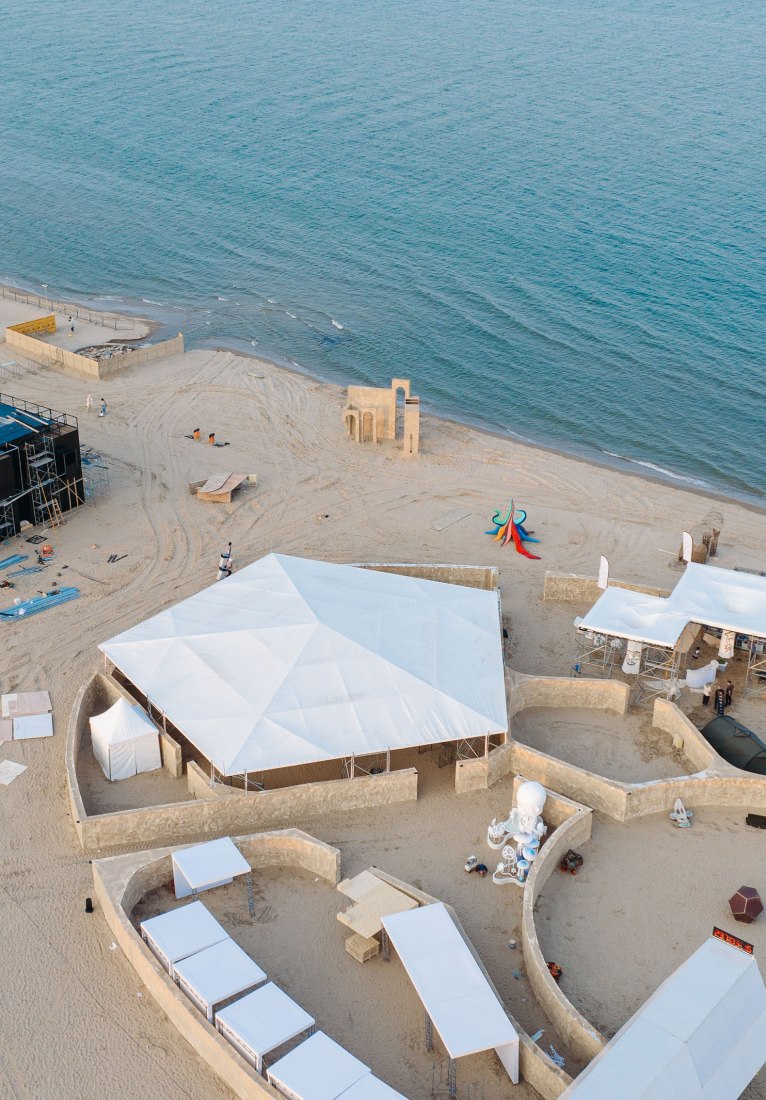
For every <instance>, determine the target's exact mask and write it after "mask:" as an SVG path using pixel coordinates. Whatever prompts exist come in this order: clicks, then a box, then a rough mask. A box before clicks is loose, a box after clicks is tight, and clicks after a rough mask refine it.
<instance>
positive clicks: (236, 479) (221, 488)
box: [197, 474, 248, 504]
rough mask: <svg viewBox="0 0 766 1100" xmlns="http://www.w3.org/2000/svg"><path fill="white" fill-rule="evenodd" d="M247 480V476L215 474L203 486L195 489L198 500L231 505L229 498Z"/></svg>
mask: <svg viewBox="0 0 766 1100" xmlns="http://www.w3.org/2000/svg"><path fill="white" fill-rule="evenodd" d="M247 480H248V475H247V474H216V476H215V477H211V478H208V480H207V481H206V482H205V483H204V485H200V486H199V488H198V489H197V498H198V499H199V500H214V501H218V502H219V503H222V504H231V498H232V496H233V494H234V491H235V489H238V488H239V487H240V485H241V484H242V482H243V481H247Z"/></svg>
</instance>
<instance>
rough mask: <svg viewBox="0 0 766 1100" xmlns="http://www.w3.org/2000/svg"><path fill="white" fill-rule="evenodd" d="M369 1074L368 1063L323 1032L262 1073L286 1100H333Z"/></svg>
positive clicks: (317, 1033)
mask: <svg viewBox="0 0 766 1100" xmlns="http://www.w3.org/2000/svg"><path fill="white" fill-rule="evenodd" d="M369 1074H370V1069H369V1066H366V1065H365V1064H364V1062H360V1061H359V1059H358V1058H355V1057H354V1056H353V1054H349V1052H348V1051H347V1050H344V1049H343V1047H341V1046H339V1045H338V1044H337V1043H336V1042H335V1041H334V1040H333V1039H331V1038H330V1036H329V1035H325V1033H324V1032H323V1031H317V1032H316V1034H315V1035H312V1036H311V1038H310V1039H307V1040H306V1042H305V1043H301V1045H300V1046H298V1047H296V1048H295V1050H291V1051H290V1053H289V1054H286V1055H285V1056H284V1058H280V1059H279V1061H278V1062H275V1063H274V1065H273V1066H270V1067H269V1069H268V1070H267V1073H266V1075H267V1078H268V1081H269V1084H270V1085H273V1086H274V1087H275V1088H276V1089H278V1090H279V1091H280V1092H281V1093H283V1094H284V1095H285V1096H288V1097H289V1098H290V1100H337V1098H338V1097H339V1096H340V1095H341V1093H345V1092H346V1090H347V1089H350V1088H351V1086H352V1085H355V1084H356V1083H357V1081H359V1080H360V1079H361V1078H363V1077H365V1076H369Z"/></svg>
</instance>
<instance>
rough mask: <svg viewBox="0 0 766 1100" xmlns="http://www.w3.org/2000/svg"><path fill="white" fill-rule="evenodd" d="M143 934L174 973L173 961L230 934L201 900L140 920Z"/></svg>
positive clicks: (179, 959) (201, 949) (226, 937)
mask: <svg viewBox="0 0 766 1100" xmlns="http://www.w3.org/2000/svg"><path fill="white" fill-rule="evenodd" d="M141 935H142V936H143V938H144V939H145V940H146V942H147V943H148V944H149V946H150V947H151V949H152V951H154V953H155V955H157V957H158V958H159V959H160V960H161V961H162V962H163V963H164V964H165V966H166V968H167V969H168V970H169V971H170V975H171V977H172V975H173V967H174V964H175V963H177V962H180V961H181V959H185V958H187V956H189V955H194V954H195V953H196V952H197V951H204V949H205V948H206V947H212V946H213V944H214V943H220V942H221V940H226V939H228V938H229V936H228V933H227V932H226V930H225V928H224V927H223V926H222V925H221V924H219V923H218V921H217V920H216V919H215V917H214V916H213V914H212V913H210V912H209V911H208V910H207V909H206V908H205V906H204V905H203V904H202V902H201V901H193V902H191V903H190V904H189V905H182V906H181V907H180V908H178V909H171V910H170V912H168V913H160V915H159V916H158V917H150V918H149V920H145V921H141Z"/></svg>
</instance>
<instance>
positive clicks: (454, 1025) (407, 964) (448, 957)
mask: <svg viewBox="0 0 766 1100" xmlns="http://www.w3.org/2000/svg"><path fill="white" fill-rule="evenodd" d="M382 919H383V926H384V928H385V929H386V932H387V933H388V935H389V937H390V939H391V942H392V943H393V945H394V947H395V948H396V952H397V954H398V956H399V958H400V959H401V961H402V964H403V966H404V968H405V970H406V971H407V973H408V974H409V976H410V980H411V981H412V984H413V985H414V986H415V990H416V992H417V994H418V996H419V997H420V999H421V1001H422V1002H423V1006H424V1008H425V1010H426V1012H427V1013H428V1015H429V1016H430V1018H431V1020H432V1021H433V1025H434V1027H435V1028H436V1030H437V1031H438V1032H439V1035H440V1037H441V1040H442V1042H443V1043H444V1046H445V1047H446V1048H447V1052H448V1054H449V1056H450V1058H461V1057H463V1056H464V1055H467V1054H476V1053H478V1052H479V1051H482V1050H491V1049H494V1048H495V1047H501V1046H505V1045H506V1044H508V1043H518V1035H517V1034H516V1030H515V1028H514V1027H513V1024H512V1023H511V1021H510V1020H509V1019H508V1016H507V1015H506V1012H505V1009H504V1008H503V1006H502V1004H501V1003H500V1002H499V1001H498V999H497V996H496V994H495V992H494V990H493V989H492V987H491V986H490V984H489V982H488V981H487V979H486V976H485V975H484V973H483V972H482V970H481V967H480V966H479V964H478V963H477V962H476V959H475V958H474V957H473V954H472V953H471V951H470V949H469V947H468V945H467V944H466V942H465V940H464V939H463V937H462V936H461V935H460V932H459V931H458V929H457V926H456V925H455V922H454V921H453V920H452V917H451V916H450V915H449V913H448V912H447V910H446V908H445V907H444V905H443V904H442V903H441V902H437V903H436V904H433V905H424V906H422V907H421V908H420V909H411V910H409V912H406V913H394V914H392V915H391V916H388V917H383V918H382Z"/></svg>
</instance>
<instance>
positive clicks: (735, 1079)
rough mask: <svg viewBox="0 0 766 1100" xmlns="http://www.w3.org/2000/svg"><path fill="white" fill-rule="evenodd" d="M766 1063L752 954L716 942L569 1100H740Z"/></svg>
mask: <svg viewBox="0 0 766 1100" xmlns="http://www.w3.org/2000/svg"><path fill="white" fill-rule="evenodd" d="M764 1062H766V988H764V984H763V979H762V978H761V975H760V971H759V970H758V964H757V962H756V960H755V958H754V957H753V956H752V955H746V954H745V953H744V952H743V951H740V950H739V949H738V948H736V947H729V945H728V944H726V943H723V942H722V941H721V940H718V939H712V938H711V939H709V940H707V942H706V943H704V944H703V945H702V946H701V947H700V948H698V950H697V951H695V952H694V954H693V955H692V956H691V958H689V959H687V960H686V962H685V963H683V964H682V965H681V966H680V967H679V968H678V970H676V971H675V973H674V974H671V976H670V977H669V978H668V979H667V980H666V981H665V982H663V984H662V985H661V986H660V987H659V989H658V990H657V991H656V992H655V993H653V994H652V996H651V997H650V998H649V1000H648V1001H647V1002H646V1004H645V1005H644V1006H643V1008H640V1009H639V1010H638V1012H637V1013H636V1015H635V1016H633V1017H631V1019H630V1020H628V1022H627V1023H626V1024H625V1026H624V1027H623V1028H621V1030H620V1031H618V1032H617V1034H616V1035H615V1037H614V1038H613V1039H612V1040H611V1042H610V1043H609V1044H608V1045H607V1046H606V1047H604V1049H603V1050H602V1051H601V1053H600V1054H598V1055H597V1056H596V1057H595V1058H594V1060H593V1061H592V1062H591V1063H590V1065H589V1066H588V1067H587V1068H586V1069H584V1070H583V1072H582V1073H581V1074H580V1076H579V1077H578V1078H577V1079H576V1080H575V1081H574V1082H573V1084H571V1085H570V1086H569V1088H568V1089H567V1090H566V1092H564V1093H563V1094H562V1097H561V1100H569V1098H570V1097H571V1098H572V1100H603V1098H604V1097H607V1096H614V1097H619V1098H620V1100H676V1098H677V1100H682V1098H683V1100H736V1098H737V1097H739V1096H740V1095H741V1094H742V1092H743V1091H744V1089H745V1088H746V1087H747V1086H748V1085H749V1083H750V1081H751V1080H752V1079H753V1077H755V1075H756V1073H758V1071H759V1070H760V1069H761V1067H762V1066H763V1064H764Z"/></svg>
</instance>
